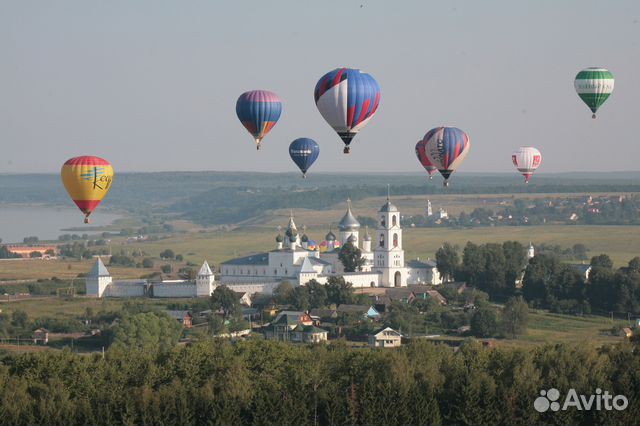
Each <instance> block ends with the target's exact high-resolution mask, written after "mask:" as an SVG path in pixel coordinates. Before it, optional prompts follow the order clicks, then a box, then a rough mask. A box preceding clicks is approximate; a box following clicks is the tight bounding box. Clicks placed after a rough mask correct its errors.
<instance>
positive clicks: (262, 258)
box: [222, 253, 269, 265]
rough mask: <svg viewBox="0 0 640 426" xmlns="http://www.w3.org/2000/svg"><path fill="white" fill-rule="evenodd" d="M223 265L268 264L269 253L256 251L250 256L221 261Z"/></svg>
mask: <svg viewBox="0 0 640 426" xmlns="http://www.w3.org/2000/svg"><path fill="white" fill-rule="evenodd" d="M222 264H223V265H268V264H269V254H268V253H258V254H252V255H251V256H245V257H238V258H237V259H230V260H227V261H226V262H222Z"/></svg>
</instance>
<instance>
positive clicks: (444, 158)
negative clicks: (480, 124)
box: [423, 127, 470, 186]
mask: <svg viewBox="0 0 640 426" xmlns="http://www.w3.org/2000/svg"><path fill="white" fill-rule="evenodd" d="M423 141H425V145H424V146H425V153H426V154H427V157H428V158H429V161H431V164H433V165H434V166H435V167H436V168H437V169H438V171H439V172H440V174H441V175H442V177H444V186H447V185H448V179H449V176H451V173H453V172H454V171H455V170H456V169H457V168H458V166H459V165H460V164H461V163H462V162H463V161H464V159H465V157H466V156H467V153H468V152H469V146H470V142H469V136H468V135H467V134H466V133H465V132H463V131H462V130H460V129H458V128H456V127H436V128H435V129H431V130H429V131H428V132H427V134H426V135H424V138H423Z"/></svg>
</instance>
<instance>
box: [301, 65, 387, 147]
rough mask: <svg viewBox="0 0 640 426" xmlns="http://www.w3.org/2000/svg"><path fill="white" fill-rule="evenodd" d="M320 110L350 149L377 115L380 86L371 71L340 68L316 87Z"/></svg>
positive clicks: (319, 81) (322, 79) (317, 104)
mask: <svg viewBox="0 0 640 426" xmlns="http://www.w3.org/2000/svg"><path fill="white" fill-rule="evenodd" d="M313 94H314V98H315V101H316V106H317V107H318V111H320V114H322V117H324V119H325V120H326V121H327V123H329V125H330V126H331V127H332V128H333V130H335V131H336V132H337V133H338V135H339V136H340V138H342V141H343V142H344V144H345V147H344V153H345V154H348V153H349V152H350V148H349V145H350V144H351V140H352V139H353V137H354V136H355V135H356V133H358V132H359V131H360V130H361V129H362V128H363V127H364V126H365V125H366V124H367V123H368V122H369V120H370V119H371V117H373V114H375V112H376V110H377V109H378V104H379V103H380V86H379V85H378V83H377V82H376V81H375V80H374V79H373V77H371V76H370V75H369V74H366V73H363V72H361V71H360V70H356V69H351V68H336V69H335V70H333V71H330V72H328V73H326V74H325V75H323V76H322V78H320V80H318V83H317V84H316V88H315V90H314V93H313Z"/></svg>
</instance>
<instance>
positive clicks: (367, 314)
mask: <svg viewBox="0 0 640 426" xmlns="http://www.w3.org/2000/svg"><path fill="white" fill-rule="evenodd" d="M336 311H337V314H338V315H345V314H346V315H350V314H352V315H360V316H362V317H363V318H370V319H374V320H377V319H379V318H380V312H378V311H377V310H376V308H375V307H373V306H367V305H346V304H343V305H340V306H338V309H336Z"/></svg>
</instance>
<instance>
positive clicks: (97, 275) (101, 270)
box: [85, 257, 112, 297]
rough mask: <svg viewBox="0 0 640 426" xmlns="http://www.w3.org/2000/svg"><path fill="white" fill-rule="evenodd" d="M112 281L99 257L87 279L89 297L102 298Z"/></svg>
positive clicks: (86, 285)
mask: <svg viewBox="0 0 640 426" xmlns="http://www.w3.org/2000/svg"><path fill="white" fill-rule="evenodd" d="M111 281H112V279H111V274H110V273H109V271H108V270H107V268H106V266H104V263H102V259H100V258H99V257H98V259H97V260H96V263H94V264H93V268H91V272H89V274H88V275H87V277H86V279H85V288H86V291H87V296H93V297H102V296H103V295H104V291H105V290H106V289H107V286H108V285H109V284H111Z"/></svg>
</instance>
